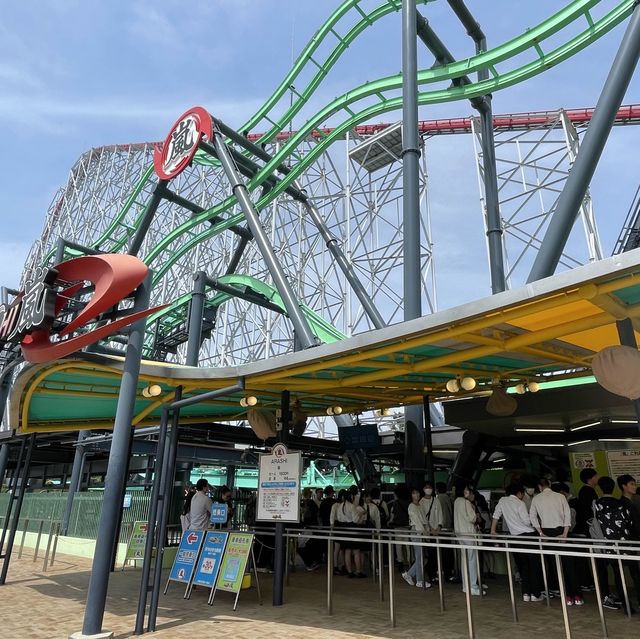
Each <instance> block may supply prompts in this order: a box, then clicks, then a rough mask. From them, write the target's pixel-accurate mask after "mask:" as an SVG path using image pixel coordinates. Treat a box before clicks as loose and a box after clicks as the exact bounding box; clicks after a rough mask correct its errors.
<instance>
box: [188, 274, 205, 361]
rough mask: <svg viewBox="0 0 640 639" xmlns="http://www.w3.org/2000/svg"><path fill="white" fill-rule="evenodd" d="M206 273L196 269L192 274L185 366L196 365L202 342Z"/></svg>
mask: <svg viewBox="0 0 640 639" xmlns="http://www.w3.org/2000/svg"><path fill="white" fill-rule="evenodd" d="M206 290H207V274H206V273H205V272H203V271H198V272H197V273H196V274H195V275H194V276H193V293H192V294H191V304H190V306H189V337H188V341H187V359H186V364H187V366H197V365H198V355H199V354H200V344H201V342H202V317H203V315H204V304H205V301H206Z"/></svg>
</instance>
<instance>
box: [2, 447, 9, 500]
mask: <svg viewBox="0 0 640 639" xmlns="http://www.w3.org/2000/svg"><path fill="white" fill-rule="evenodd" d="M8 464H9V444H2V446H0V490H2V485H3V484H4V476H5V475H6V474H7V465H8Z"/></svg>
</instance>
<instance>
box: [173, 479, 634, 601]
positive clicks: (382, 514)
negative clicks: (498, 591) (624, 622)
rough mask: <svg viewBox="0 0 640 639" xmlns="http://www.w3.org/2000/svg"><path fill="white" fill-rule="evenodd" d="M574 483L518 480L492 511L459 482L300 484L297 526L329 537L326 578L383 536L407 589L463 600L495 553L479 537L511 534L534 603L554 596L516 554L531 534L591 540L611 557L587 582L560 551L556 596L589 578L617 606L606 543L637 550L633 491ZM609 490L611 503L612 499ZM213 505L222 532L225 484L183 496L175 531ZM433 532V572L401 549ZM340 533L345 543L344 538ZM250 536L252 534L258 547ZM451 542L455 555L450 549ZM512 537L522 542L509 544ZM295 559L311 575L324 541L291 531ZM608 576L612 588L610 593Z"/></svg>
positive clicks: (423, 559) (415, 552)
mask: <svg viewBox="0 0 640 639" xmlns="http://www.w3.org/2000/svg"><path fill="white" fill-rule="evenodd" d="M580 479H581V482H582V487H581V488H580V491H579V493H578V495H576V496H574V495H572V494H571V489H570V487H569V486H568V485H567V484H565V483H563V482H552V481H551V480H550V479H549V478H546V477H541V478H538V479H535V478H532V477H524V478H523V480H522V481H521V482H515V483H512V484H510V485H509V486H508V487H507V488H506V491H505V492H506V494H505V495H504V496H503V497H501V498H500V499H499V501H497V503H496V504H494V505H493V506H494V507H493V509H491V508H490V505H489V504H488V502H487V500H486V498H485V497H484V496H483V495H482V494H481V493H480V492H479V491H478V490H476V488H475V487H473V486H471V485H467V486H464V487H463V488H462V490H460V491H459V493H458V494H457V496H456V498H455V499H453V498H452V497H451V496H450V494H449V492H448V491H447V486H446V484H444V483H442V482H438V483H435V484H434V483H432V482H429V481H427V482H425V484H424V485H423V486H422V488H420V489H418V488H414V489H408V488H407V487H406V486H404V485H396V486H395V487H394V490H393V495H392V496H391V495H390V494H389V495H385V496H387V499H383V497H382V492H381V490H380V488H378V487H373V488H370V489H369V490H366V491H362V490H361V489H360V488H359V487H358V486H355V485H353V486H351V487H350V488H348V489H341V490H339V491H338V492H337V494H336V491H335V490H334V488H333V487H332V486H326V487H325V488H316V489H311V488H305V489H304V490H303V494H302V500H301V517H300V526H301V528H303V529H304V528H306V529H309V530H311V529H316V530H317V529H325V530H328V529H330V530H332V531H334V532H335V537H336V541H335V543H334V551H333V558H332V559H333V567H334V568H333V570H334V574H335V575H336V576H345V577H347V578H350V579H362V578H364V577H365V576H366V574H367V572H368V571H369V570H371V568H370V566H372V561H371V551H372V543H371V537H372V535H373V534H374V531H375V530H385V531H393V533H394V534H395V539H396V542H397V543H396V544H395V550H394V552H395V568H396V569H397V570H398V571H399V573H400V574H401V576H402V578H403V579H404V581H405V582H407V584H410V585H411V586H415V587H418V588H424V589H427V588H431V587H432V585H433V584H434V583H436V582H437V581H438V579H439V578H442V579H446V580H448V581H451V582H456V583H460V584H461V587H462V590H463V592H466V590H467V588H468V589H469V590H470V593H471V595H473V596H482V595H484V594H486V591H487V589H488V586H487V581H490V580H491V579H494V578H495V563H496V557H497V555H498V553H496V552H492V551H490V550H489V548H490V545H491V541H490V537H488V535H489V534H491V535H507V536H508V537H507V539H508V538H509V537H514V538H516V539H514V540H513V542H510V543H509V548H510V551H511V552H510V556H511V558H512V561H513V564H514V566H513V567H514V569H515V574H516V579H517V581H519V582H520V584H521V588H522V599H523V601H524V602H538V601H543V600H544V599H545V598H552V597H554V596H559V595H560V590H559V588H560V583H559V581H558V571H557V567H556V564H555V556H554V555H553V554H548V555H546V556H545V566H546V571H545V572H546V577H547V586H546V588H545V585H544V578H543V574H544V573H543V570H542V562H541V559H540V555H539V554H538V553H531V552H523V550H524V549H526V548H527V547H528V548H531V547H532V546H531V544H529V545H528V546H527V541H529V542H530V541H531V539H535V540H536V541H537V540H538V539H540V538H541V539H543V540H545V539H547V540H548V539H552V538H556V539H558V540H559V541H562V540H563V539H567V538H572V539H576V540H580V539H584V540H585V541H587V540H591V539H595V540H601V542H602V552H603V553H611V559H598V560H597V562H596V575H595V576H594V575H593V571H592V569H591V565H592V564H591V562H590V560H589V557H588V556H585V557H584V558H582V557H580V556H575V551H576V550H579V546H576V547H571V546H569V545H567V548H568V549H569V550H571V551H572V552H573V554H562V556H561V565H562V568H563V570H562V575H563V582H561V583H563V586H564V595H565V600H566V603H567V605H569V606H582V605H584V603H585V601H584V594H585V593H588V592H591V591H593V590H595V577H597V580H598V584H599V586H600V591H601V595H602V598H603V605H604V606H605V607H606V608H611V609H624V608H625V601H624V600H623V587H622V583H621V577H620V570H619V565H618V556H619V555H616V554H614V553H615V551H614V550H612V549H611V546H612V544H609V543H607V542H615V541H637V542H638V543H639V544H640V494H637V493H638V489H637V486H636V481H635V478H634V477H632V476H631V475H622V476H620V477H617V479H616V480H615V481H614V480H613V479H612V478H610V477H600V476H598V474H597V473H596V471H595V470H593V469H584V470H583V471H582V472H581V474H580ZM616 487H617V488H618V489H619V491H620V493H621V497H614V492H615V489H616ZM597 489H599V491H600V494H599V493H598V491H597ZM254 500H255V498H254ZM216 501H217V502H219V503H225V504H227V507H228V510H227V513H228V516H227V524H226V525H227V527H228V526H230V525H231V522H232V520H233V513H234V508H233V503H232V501H231V490H230V489H229V488H227V487H226V486H223V487H222V488H220V489H214V488H212V487H211V486H210V485H209V483H208V482H207V480H206V479H201V480H199V481H198V483H197V484H196V485H195V487H193V488H192V489H190V490H189V491H188V492H187V494H186V497H185V504H184V509H183V514H182V526H183V530H186V529H201V530H205V529H207V528H209V527H211V524H210V516H211V508H212V505H213V504H214V503H215V502H216ZM254 506H255V502H254ZM252 513H253V514H252ZM246 518H247V521H246V522H245V523H246V524H248V525H249V526H250V527H254V526H255V525H256V522H255V513H254V509H252V508H251V504H249V505H248V506H247V509H246ZM258 525H260V524H258ZM480 535H482V536H481V537H480ZM435 536H443V539H444V538H447V539H448V541H447V542H446V544H445V546H444V547H442V548H441V553H440V559H441V566H440V572H439V571H438V560H437V554H436V549H435V547H433V546H428V547H422V546H418V545H413V544H411V543H407V542H408V541H418V540H423V541H424V540H426V541H428V540H429V539H428V538H433V537H435ZM344 537H351V539H349V540H344ZM341 538H342V539H341ZM425 538H427V539H425ZM260 539H262V538H261V537H260V534H258V541H260ZM452 539H453V540H455V541H456V542H457V545H458V546H459V548H460V550H457V551H456V550H454V549H453V548H452V546H451V540H452ZM501 539H503V540H504V537H503V538H501ZM520 539H522V540H523V542H524V543H522V544H520V545H518V540H520ZM403 541H404V543H402V542H403ZM271 543H272V541H271V542H270V537H269V536H264V538H263V539H262V544H263V545H264V547H265V549H266V551H267V552H266V553H265V554H264V557H267V559H266V562H267V564H268V563H269V559H268V557H269V556H270V553H269V552H268V551H269V546H270V544H271ZM501 543H503V542H501ZM484 549H486V550H484ZM461 550H464V556H465V558H466V562H463V561H462V555H461V552H460V551H461ZM297 553H298V555H299V556H300V558H301V559H302V561H303V563H304V565H305V567H306V568H307V570H309V571H313V570H316V569H317V568H318V567H319V566H321V565H322V564H323V563H326V561H327V557H326V553H327V543H326V541H325V540H324V539H319V538H317V537H316V536H314V535H312V534H310V535H308V536H305V535H304V533H301V534H300V536H299V540H298V545H297ZM259 562H260V560H259ZM623 565H625V567H626V568H628V571H629V574H630V575H631V578H632V581H633V585H634V588H635V595H636V598H637V601H638V604H639V605H640V563H639V562H636V561H633V560H623ZM610 571H612V575H613V581H614V583H615V590H612V589H611V587H610V576H611V573H610ZM467 582H468V583H467ZM629 592H631V590H629Z"/></svg>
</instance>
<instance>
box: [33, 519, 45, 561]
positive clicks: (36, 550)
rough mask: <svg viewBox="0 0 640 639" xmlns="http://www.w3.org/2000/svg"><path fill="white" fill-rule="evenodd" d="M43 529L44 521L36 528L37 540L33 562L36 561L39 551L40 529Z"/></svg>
mask: <svg viewBox="0 0 640 639" xmlns="http://www.w3.org/2000/svg"><path fill="white" fill-rule="evenodd" d="M43 528H44V519H41V520H40V526H38V538H37V539H36V549H35V550H34V551H33V562H34V563H35V562H36V561H37V560H38V552H39V551H40V538H41V537H42V529H43Z"/></svg>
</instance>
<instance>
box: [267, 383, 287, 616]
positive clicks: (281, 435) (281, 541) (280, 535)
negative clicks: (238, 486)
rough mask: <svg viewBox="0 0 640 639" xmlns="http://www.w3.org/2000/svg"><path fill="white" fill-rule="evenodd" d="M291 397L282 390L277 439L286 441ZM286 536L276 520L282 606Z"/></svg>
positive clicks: (277, 596) (277, 590) (276, 596)
mask: <svg viewBox="0 0 640 639" xmlns="http://www.w3.org/2000/svg"><path fill="white" fill-rule="evenodd" d="M290 399H291V396H290V394H289V391H287V390H285V391H282V394H281V396H280V413H281V417H280V420H281V426H282V429H281V430H280V431H278V433H277V440H278V441H279V442H282V443H286V442H287V439H288V437H289V416H290V412H289V409H290ZM285 543H286V542H285V538H284V524H283V523H282V522H276V531H275V544H274V545H275V550H274V553H273V599H272V603H273V605H274V606H281V605H282V604H283V603H284V573H285V568H286V566H285V562H286V558H285V547H284V546H285Z"/></svg>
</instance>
